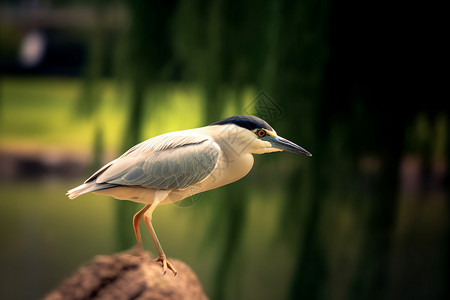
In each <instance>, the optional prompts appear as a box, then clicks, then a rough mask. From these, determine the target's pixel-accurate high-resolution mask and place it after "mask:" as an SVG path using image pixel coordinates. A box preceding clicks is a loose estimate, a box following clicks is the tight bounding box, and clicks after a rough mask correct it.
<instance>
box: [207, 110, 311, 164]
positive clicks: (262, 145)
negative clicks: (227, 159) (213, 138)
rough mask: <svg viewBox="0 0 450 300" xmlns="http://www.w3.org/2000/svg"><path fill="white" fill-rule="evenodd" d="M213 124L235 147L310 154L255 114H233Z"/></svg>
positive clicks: (259, 152) (252, 151)
mask: <svg viewBox="0 0 450 300" xmlns="http://www.w3.org/2000/svg"><path fill="white" fill-rule="evenodd" d="M214 125H216V126H219V127H220V129H219V131H218V132H219V134H220V135H221V137H222V138H223V139H226V140H227V142H228V143H229V144H230V145H231V144H232V147H235V148H236V149H245V150H246V151H247V152H250V153H254V154H262V153H270V152H277V151H289V152H293V153H297V154H303V155H307V156H312V154H311V153H309V152H308V151H306V150H305V149H303V148H302V147H300V146H299V145H297V144H295V143H293V142H291V141H289V140H287V139H285V138H282V137H280V136H278V134H277V133H276V132H275V130H274V129H273V128H272V127H271V126H270V125H269V124H268V123H267V122H266V121H264V120H262V119H260V118H258V117H255V116H246V115H240V116H233V117H229V118H226V119H223V120H221V121H218V122H215V123H213V124H211V125H210V126H214Z"/></svg>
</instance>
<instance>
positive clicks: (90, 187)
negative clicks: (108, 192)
mask: <svg viewBox="0 0 450 300" xmlns="http://www.w3.org/2000/svg"><path fill="white" fill-rule="evenodd" d="M116 186H117V184H110V183H96V182H89V183H83V184H82V185H80V186H77V187H76V188H73V189H71V190H69V191H68V192H67V193H66V195H68V196H69V199H75V198H76V197H78V196H81V195H83V194H86V193H90V192H95V191H100V190H105V189H110V188H113V187H116Z"/></svg>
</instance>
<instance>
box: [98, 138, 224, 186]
mask: <svg viewBox="0 0 450 300" xmlns="http://www.w3.org/2000/svg"><path fill="white" fill-rule="evenodd" d="M146 148H148V145H146V144H145V142H144V143H142V145H141V146H140V147H138V148H135V149H133V151H129V152H127V153H125V154H124V155H123V156H121V157H120V158H118V159H117V160H115V161H113V162H112V164H111V165H110V166H109V167H108V168H107V169H106V170H105V171H104V172H103V173H102V174H99V176H98V177H97V178H96V182H97V183H109V184H118V185H127V186H128V185H134V186H143V187H146V188H154V189H183V188H186V187H188V186H190V185H193V184H195V183H198V182H201V181H202V180H204V179H205V178H207V177H208V176H209V175H210V174H211V173H212V171H213V170H214V168H215V167H216V165H217V162H218V160H219V154H220V148H219V146H218V145H217V144H216V143H215V142H214V141H212V140H210V139H205V138H203V139H201V140H199V139H194V140H193V141H191V142H187V141H185V140H183V143H182V144H178V145H175V146H172V147H171V148H164V149H163V150H158V151H147V150H146Z"/></svg>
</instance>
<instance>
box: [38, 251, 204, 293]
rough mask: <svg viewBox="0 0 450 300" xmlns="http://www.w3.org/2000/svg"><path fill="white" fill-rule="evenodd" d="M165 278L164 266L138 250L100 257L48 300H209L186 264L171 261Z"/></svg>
mask: <svg viewBox="0 0 450 300" xmlns="http://www.w3.org/2000/svg"><path fill="white" fill-rule="evenodd" d="M170 262H171V263H172V264H173V266H174V267H175V269H176V270H177V271H178V275H177V276H173V274H172V272H171V271H170V270H168V271H167V274H165V275H163V272H162V268H161V263H159V262H155V261H153V259H152V258H150V254H149V253H148V252H144V251H140V250H139V249H137V248H134V249H131V250H129V251H126V252H121V253H117V254H114V255H111V256H103V255H101V256H97V257H95V258H94V259H93V260H92V261H90V262H88V263H87V264H86V265H84V266H81V267H80V268H79V269H78V270H77V271H76V272H75V274H73V275H72V276H71V277H70V278H68V279H66V280H65V281H64V282H63V283H62V284H61V285H60V286H59V287H58V288H56V289H55V290H53V291H52V292H50V293H49V294H48V295H47V296H45V297H44V300H62V299H64V300H75V299H136V300H143V299H208V298H207V297H206V295H205V293H204V292H203V288H202V286H201V285H200V282H199V280H198V279H197V276H196V275H195V273H194V272H193V271H192V270H191V268H190V267H189V266H187V265H186V264H185V263H183V262H181V261H179V260H177V259H170Z"/></svg>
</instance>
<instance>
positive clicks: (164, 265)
mask: <svg viewBox="0 0 450 300" xmlns="http://www.w3.org/2000/svg"><path fill="white" fill-rule="evenodd" d="M155 261H156V262H159V261H160V262H161V263H162V268H163V275H165V274H166V272H167V268H169V270H171V271H172V273H173V276H177V274H178V272H177V270H175V268H174V267H173V265H172V264H171V263H170V262H169V261H168V260H167V258H166V256H165V255H160V256H158V257H157V258H156V259H155Z"/></svg>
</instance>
